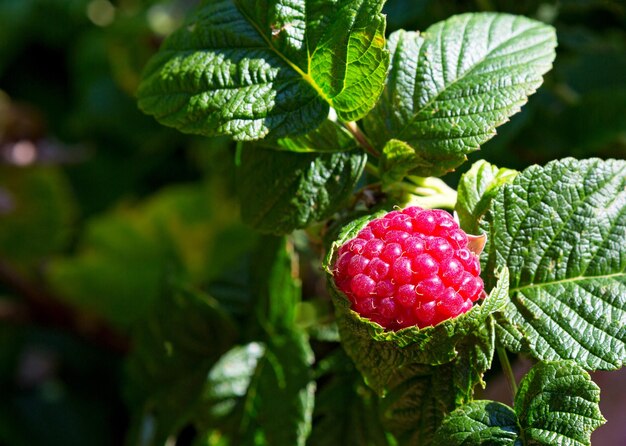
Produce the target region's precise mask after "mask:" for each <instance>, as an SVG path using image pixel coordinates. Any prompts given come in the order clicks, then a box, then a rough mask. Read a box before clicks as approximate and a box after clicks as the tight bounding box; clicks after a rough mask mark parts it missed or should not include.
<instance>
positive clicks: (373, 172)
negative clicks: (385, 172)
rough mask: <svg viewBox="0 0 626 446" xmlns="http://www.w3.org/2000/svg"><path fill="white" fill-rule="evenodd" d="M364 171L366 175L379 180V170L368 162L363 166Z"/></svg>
mask: <svg viewBox="0 0 626 446" xmlns="http://www.w3.org/2000/svg"><path fill="white" fill-rule="evenodd" d="M365 170H366V171H367V173H369V174H371V175H373V176H375V177H376V178H380V170H379V169H378V167H376V166H375V165H374V164H372V163H370V162H369V161H368V162H367V163H366V164H365Z"/></svg>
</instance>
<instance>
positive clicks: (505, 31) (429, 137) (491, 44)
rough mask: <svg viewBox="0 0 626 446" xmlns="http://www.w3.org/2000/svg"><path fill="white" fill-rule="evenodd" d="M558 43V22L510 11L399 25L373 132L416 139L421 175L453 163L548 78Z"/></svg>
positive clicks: (371, 118) (380, 140)
mask: <svg viewBox="0 0 626 446" xmlns="http://www.w3.org/2000/svg"><path fill="white" fill-rule="evenodd" d="M555 46H556V37H555V33H554V29H553V28H552V27H550V26H548V25H545V24H543V23H540V22H537V21H534V20H530V19H528V18H525V17H521V16H513V15H508V14H496V13H471V14H462V15H458V16H453V17H451V18H449V19H448V20H446V21H444V22H440V23H437V24H435V25H433V26H431V27H430V28H428V29H427V30H426V31H425V32H424V33H423V34H421V35H420V34H419V33H416V32H407V31H397V32H396V33H394V34H392V35H391V36H390V37H389V43H388V47H389V49H390V52H391V53H392V61H391V69H390V74H389V78H388V80H387V84H386V87H385V91H384V93H383V95H382V97H381V100H380V101H379V103H378V104H377V106H376V108H375V109H374V110H373V111H372V112H371V113H370V114H369V115H368V116H367V118H366V126H367V129H368V134H369V135H371V137H372V138H373V139H374V142H375V143H376V144H377V145H378V146H379V147H382V146H384V145H385V143H386V142H387V141H389V140H390V139H391V138H395V139H398V140H402V141H405V142H406V143H407V144H408V145H410V146H411V147H413V148H414V150H415V152H416V154H417V155H418V156H417V159H416V161H415V164H417V165H418V166H417V167H416V168H415V173H416V174H417V175H421V176H429V175H436V176H438V175H441V174H443V173H445V172H446V171H449V170H452V169H454V168H455V167H457V166H458V165H460V164H461V163H463V162H464V161H465V159H466V155H467V154H468V153H470V152H473V151H475V150H477V149H478V148H479V146H480V145H481V144H482V143H484V142H485V141H487V140H489V139H490V138H491V137H492V136H493V135H495V128H496V127H497V126H499V125H500V124H503V123H504V122H506V121H507V120H508V118H509V117H510V116H511V115H513V114H514V113H516V112H517V111H519V109H520V107H521V106H522V105H523V104H524V103H525V102H526V100H527V96H528V95H530V94H532V93H533V92H534V91H535V90H536V89H537V88H538V87H539V85H541V82H542V75H543V74H544V73H545V72H547V71H548V70H549V69H550V68H551V64H552V61H553V59H554V57H555V53H554V47H555Z"/></svg>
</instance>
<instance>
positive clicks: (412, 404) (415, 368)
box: [381, 363, 458, 446]
mask: <svg viewBox="0 0 626 446" xmlns="http://www.w3.org/2000/svg"><path fill="white" fill-rule="evenodd" d="M453 368H454V366H453V364H452V363H448V364H444V365H440V366H429V365H425V364H410V365H407V366H404V367H402V368H400V369H398V372H397V373H396V374H395V376H394V380H393V381H391V382H390V386H389V391H388V393H387V394H386V395H385V396H384V398H381V417H382V420H383V423H384V425H385V427H386V428H387V429H388V430H389V431H391V432H392V433H393V434H394V435H395V436H396V437H397V438H398V442H399V444H401V445H420V446H422V445H423V446H429V445H437V443H434V442H433V436H434V434H435V431H436V430H437V428H438V427H439V425H440V424H441V422H442V421H443V419H444V417H445V415H446V414H447V413H448V412H450V411H451V410H453V409H454V407H455V402H456V400H457V396H458V394H457V392H458V389H456V388H455V387H454V384H453Z"/></svg>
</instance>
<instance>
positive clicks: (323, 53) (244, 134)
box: [138, 0, 389, 140]
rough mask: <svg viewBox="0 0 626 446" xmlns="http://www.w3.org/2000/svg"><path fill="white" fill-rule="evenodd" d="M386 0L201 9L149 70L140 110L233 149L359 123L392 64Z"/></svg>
mask: <svg viewBox="0 0 626 446" xmlns="http://www.w3.org/2000/svg"><path fill="white" fill-rule="evenodd" d="M382 4H383V1H382V0H373V1H363V0H349V1H344V2H339V1H336V0H317V1H309V2H305V1H304V0H296V1H290V2H287V1H285V0H270V1H268V0H266V1H262V2H253V1H250V0H214V1H205V2H204V3H203V4H202V6H201V7H200V8H199V9H197V10H196V12H195V13H194V14H193V15H192V16H191V17H190V19H189V20H188V22H187V24H186V25H185V26H184V27H182V28H181V29H179V30H178V31H177V32H175V33H174V34H173V35H172V36H170V37H169V38H168V39H167V40H166V42H165V43H164V44H163V47H162V48H161V50H160V51H159V53H157V55H156V56H155V57H154V58H153V59H152V60H151V61H150V63H149V64H148V66H147V67H146V70H145V73H144V78H143V81H142V83H141V85H140V87H139V91H138V96H139V107H140V108H141V109H142V110H143V111H144V112H146V113H148V114H152V115H154V116H155V117H156V118H157V120H159V121H160V122H161V123H163V124H165V125H168V126H172V127H176V128H177V129H179V130H181V131H183V132H188V133H198V134H202V135H207V136H214V135H231V136H233V137H234V138H235V139H238V140H252V139H260V138H263V137H265V136H269V137H275V138H279V137H283V136H288V135H294V134H303V133H306V132H308V131H311V130H313V129H315V128H316V127H317V126H319V125H320V124H321V123H322V121H323V120H324V119H326V117H327V116H328V111H329V106H330V107H333V108H334V109H335V110H336V112H337V115H338V117H339V119H341V120H344V121H353V120H357V119H360V118H361V117H363V116H364V115H365V114H366V113H367V112H368V111H369V110H370V109H371V108H372V107H373V106H374V104H375V103H376V100H377V98H378V96H379V95H380V92H381V91H382V86H383V83H384V79H385V75H386V72H387V66H388V63H389V54H388V52H387V51H386V50H385V48H384V44H385V38H384V32H385V19H384V16H383V15H382V14H381V13H380V10H381V8H382Z"/></svg>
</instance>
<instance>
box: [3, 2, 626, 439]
mask: <svg viewBox="0 0 626 446" xmlns="http://www.w3.org/2000/svg"><path fill="white" fill-rule="evenodd" d="M195 3H196V2H195V1H191V0H169V1H163V0H161V1H157V0H152V1H151V0H143V1H142V0H118V1H114V0H112V1H109V0H0V444H2V445H10V446H14V445H15V446H20V445H51V446H55V445H63V446H72V445H84V444H89V445H94V446H97V445H118V444H124V442H128V444H146V443H141V437H142V435H143V434H142V432H144V430H145V429H147V427H146V426H147V425H146V423H145V420H144V422H143V424H138V423H137V422H136V418H137V413H138V412H141V409H138V408H145V407H146V404H148V403H147V402H150V401H152V399H154V398H157V400H155V401H158V397H155V396H154V392H155V389H159V388H161V387H162V386H167V385H174V384H172V380H174V379H175V377H176V376H175V373H171V374H168V373H169V372H163V370H164V368H163V367H161V369H159V368H158V367H160V366H158V359H157V358H156V356H158V353H155V354H154V355H153V356H150V352H149V350H147V347H146V351H145V352H139V353H141V354H138V352H137V351H136V348H137V345H139V346H145V345H147V344H149V343H150V341H145V340H142V339H144V338H145V337H146V336H148V337H150V336H154V337H156V338H158V336H159V335H158V330H161V329H164V328H163V327H161V326H158V327H156V328H155V326H154V324H153V323H154V321H155V320H157V319H155V318H158V314H159V312H163V311H166V312H167V313H166V314H168V315H173V316H172V317H173V320H174V322H172V324H175V321H176V318H175V317H174V316H176V315H177V313H176V311H178V310H171V309H170V310H168V309H167V308H168V307H167V306H165V307H164V304H163V303H162V302H161V301H163V300H164V299H166V298H164V297H163V296H169V295H171V294H172V291H171V290H172V287H173V285H172V283H173V282H174V283H176V284H183V285H182V287H183V288H185V289H193V290H197V292H198V293H204V292H208V293H209V294H210V295H211V296H213V297H214V298H215V299H217V301H219V304H220V305H221V307H224V308H226V310H227V313H228V315H229V318H230V320H233V321H235V323H236V324H237V325H238V326H239V334H238V335H237V336H238V338H237V339H238V340H239V341H241V340H251V339H255V337H254V334H252V332H254V330H255V328H254V327H255V325H254V323H253V322H250V318H251V317H252V318H253V316H250V314H251V307H250V305H251V299H250V295H251V293H252V292H253V291H252V290H251V289H252V287H253V284H251V283H252V282H253V280H252V279H251V278H250V277H249V275H250V271H251V270H253V269H254V268H252V269H251V267H250V264H251V263H254V261H255V259H256V257H255V255H256V254H255V251H254V250H255V249H256V247H257V246H259V244H260V243H262V242H261V241H259V237H258V236H257V235H255V234H254V233H253V232H252V231H251V230H250V229H248V228H246V227H245V226H244V225H243V224H242V223H241V222H240V219H239V204H238V201H237V197H236V193H235V177H234V153H235V150H234V145H233V144H232V143H231V142H229V141H228V140H226V139H214V140H210V139H206V138H199V137H190V136H187V135H182V134H180V133H178V132H176V131H174V130H171V129H167V128H164V127H162V126H160V125H158V124H157V123H156V122H155V121H154V120H153V119H152V118H150V117H147V116H144V115H143V114H141V113H140V112H139V111H138V109H137V107H136V104H135V100H134V97H133V94H134V91H135V89H136V87H137V84H138V81H139V77H140V73H141V69H142V67H143V65H144V64H145V63H146V61H147V59H148V58H149V57H150V55H151V54H153V53H154V52H155V51H156V50H157V49H158V47H159V44H160V42H161V41H162V40H163V38H164V37H165V36H167V35H168V34H169V33H171V32H172V30H174V29H175V28H176V27H177V26H179V25H180V24H181V23H182V21H183V20H184V16H185V13H186V12H187V11H189V9H190V8H192V7H193V6H194V4H195ZM480 10H494V11H505V12H513V13H518V14H524V15H527V16H530V17H533V18H536V19H539V20H542V21H545V22H548V23H551V24H553V25H554V26H555V27H556V28H557V32H558V41H559V47H558V54H557V59H556V62H555V65H554V69H553V70H552V71H551V72H550V73H549V74H548V75H547V77H546V80H545V83H544V86H543V87H542V88H541V89H540V90H539V92H538V93H537V94H535V95H534V96H532V97H531V100H530V102H529V103H528V104H527V105H526V106H524V108H523V110H522V112H521V113H519V114H517V115H515V116H514V117H513V118H512V119H511V121H510V122H509V123H507V124H506V125H504V126H502V127H501V128H499V130H498V135H497V136H496V137H495V138H494V139H493V140H491V141H490V142H489V143H487V144H486V145H485V146H484V147H483V148H482V150H481V151H480V152H477V153H475V154H473V155H472V156H471V157H470V162H471V161H473V160H476V159H479V158H485V159H487V160H489V161H491V162H493V163H495V164H497V165H499V166H506V167H511V168H516V169H522V168H524V167H525V166H528V165H530V164H533V163H540V164H543V163H545V162H547V161H549V160H551V159H555V158H561V157H565V156H575V157H578V158H586V157H592V156H597V157H602V158H626V4H625V3H624V2H623V1H620V0H613V1H610V0H604V1H603V0H563V1H559V2H544V1H533V0H529V1H505V0H502V1H500V0H476V1H456V2H441V1H435V0H413V1H409V0H389V1H388V2H387V5H386V7H385V12H386V13H387V20H388V27H387V29H388V32H391V31H393V30H395V29H398V28H405V29H418V30H423V29H425V28H426V27H428V26H429V25H430V24H432V23H434V22H437V21H439V20H442V19H445V18H447V17H448V16H450V15H452V14H455V13H459V12H465V11H480ZM469 165H470V163H467V164H466V165H465V166H462V167H461V169H459V171H458V172H454V173H452V174H450V175H448V176H447V177H446V178H444V179H445V180H447V181H448V182H449V183H450V184H451V185H454V184H455V182H456V181H457V179H458V175H459V174H460V173H462V172H463V171H464V169H466V168H467V167H469ZM296 246H298V247H299V249H300V251H301V263H303V264H305V265H306V261H307V259H310V260H311V262H313V261H314V259H315V258H316V256H315V253H311V252H309V250H310V249H312V248H311V246H309V245H308V244H307V242H306V240H305V241H303V242H302V243H301V246H300V245H298V243H296ZM316 271H317V269H316V266H315V265H309V267H308V268H304V272H303V277H302V279H303V293H304V300H305V302H309V303H311V305H309V306H306V307H303V310H310V311H313V310H315V309H316V308H317V305H318V303H319V302H322V304H321V308H322V309H321V310H319V309H317V310H315V311H318V310H319V311H321V312H322V313H324V312H328V311H330V310H329V308H330V307H329V305H327V304H328V300H327V299H325V295H324V291H323V286H321V285H320V283H319V278H318V274H316ZM176 286H177V287H178V286H179V285H176ZM194 292H195V291H194ZM202 295H203V296H204V294H202ZM213 297H212V298H211V299H213ZM207 299H208V298H207ZM198 302H200V301H198ZM206 302H209V303H210V302H212V301H209V300H207V301H206ZM206 302H205V301H202V302H201V303H198V305H199V308H200V307H202V309H201V310H198V311H197V312H195V314H204V313H202V311H204V310H206V311H207V313H206V314H207V316H206V317H207V318H209V319H210V318H211V317H214V315H213V313H211V311H209V308H213V307H211V305H212V304H207V303H206ZM170 304H171V303H170ZM205 304H206V308H205V307H204V306H203V305H205ZM172 305H173V304H172ZM164 308H165V309H164ZM312 309H313V310H312ZM181 314H182V313H181ZM212 315H213V316H212ZM303 317H306V314H305V316H303ZM179 323H180V324H182V325H184V324H185V323H184V322H180V321H179ZM151 324H152V325H151ZM198 324H199V325H198V326H202V322H198ZM174 327H175V328H174V329H176V326H175V325H174ZM194 327H195V326H194V325H193V321H192V322H190V326H189V327H186V329H187V330H189V333H190V336H191V334H194V336H196V337H197V336H207V337H206V338H205V339H206V342H207V344H209V345H208V346H207V347H206V348H207V351H206V354H204V353H203V350H202V348H200V347H198V348H200V352H198V350H197V349H196V350H194V349H193V348H191V347H190V349H189V351H188V352H186V356H184V357H179V358H177V360H176V361H177V362H176V364H170V366H173V365H175V366H177V367H178V366H181V367H183V366H188V367H189V368H190V370H191V369H193V368H194V367H196V366H197V364H198V363H196V362H194V361H196V360H198V358H199V357H202V355H201V354H200V353H203V354H204V357H210V356H211V355H217V354H218V353H220V352H221V351H220V350H219V349H218V348H217V347H215V346H211V345H210V344H211V343H213V342H214V340H213V339H211V336H212V335H211V332H207V333H204V332H202V331H198V330H196V331H194V329H195V328H194ZM205 328H206V327H205ZM155 330H156V334H155ZM183 331H184V330H183ZM322 337H323V336H322ZM189 342H191V341H189ZM194 342H197V339H195V340H194ZM133 348H135V350H132V349H133ZM194 348H195V347H194ZM318 348H320V349H322V350H324V349H328V348H329V347H319V346H318ZM216 349H217V350H216ZM131 350H132V351H134V354H133V357H132V358H133V359H131V360H130V361H129V360H128V358H129V354H130V353H129V352H130V351H131ZM190 352H192V353H193V354H192V353H190ZM141 355H144V356H146V355H147V356H148V357H149V358H152V359H154V361H155V364H157V365H156V366H154V367H156V369H155V368H154V367H153V368H150V364H147V363H146V361H144V362H141V361H139V360H138V359H137V358H138V357H139V356H141ZM147 362H148V363H149V362H150V360H147ZM139 363H141V364H142V366H141V367H144V368H141V367H139V366H138V365H137V364H139ZM181 364H182V365H181ZM162 365H163V364H161V366H162ZM157 366H158V367H157ZM157 369H158V371H157V372H155V370H157ZM153 372H154V373H153ZM606 376H609V375H601V376H600V375H599V376H598V378H599V379H600V382H601V383H602V382H604V381H602V380H603V379H604V380H605V381H606V380H608V382H610V383H612V384H606V385H607V386H613V387H610V389H615V392H619V389H618V386H621V388H622V389H623V388H624V387H625V386H624V379H623V376H624V375H623V373H622V374H621V377H622V378H621V384H620V381H618V380H617V379H616V378H613V377H619V376H620V375H619V374H612V375H610V376H611V377H610V378H606ZM200 379H202V377H200ZM179 384H181V383H175V385H179ZM603 391H604V393H603V401H604V399H606V401H608V402H607V403H606V404H607V406H605V407H603V409H604V410H603V411H604V412H605V416H606V417H607V418H608V419H609V424H608V425H607V426H606V427H605V428H602V429H601V431H599V433H598V434H596V435H600V432H606V434H604V435H605V437H594V438H595V439H597V440H594V442H595V441H597V443H595V444H598V445H604V444H606V445H609V444H611V445H613V444H626V436H625V434H624V433H621V432H619V429H615V428H614V426H612V424H613V425H614V424H618V423H611V420H612V419H613V420H615V421H616V422H617V418H612V417H611V410H613V409H611V407H610V406H609V405H608V404H610V402H611V401H614V402H613V404H614V405H615V406H616V407H619V404H620V400H619V399H617V400H616V398H615V397H611V395H612V394H614V393H612V390H609V389H606V388H603ZM182 394H184V391H182ZM618 394H619V393H618ZM605 395H607V396H605ZM621 395H623V392H622V393H621ZM615 400H616V401H617V402H615ZM153 403H154V402H153ZM154 404H156V403H154ZM621 404H622V408H621V409H622V410H623V400H622V402H621ZM164 405H165V406H167V404H164ZM173 407H176V406H175V405H174V406H173ZM163 410H164V411H167V410H169V409H167V408H165V409H163ZM172 410H174V409H172ZM614 417H615V415H614ZM148 427H149V426H148ZM180 427H181V428H183V430H182V434H181V435H180V438H179V439H178V442H177V443H176V444H179V445H185V444H191V443H192V442H193V441H194V436H195V433H194V432H193V430H185V429H184V426H180ZM172 444H173V443H172Z"/></svg>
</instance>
